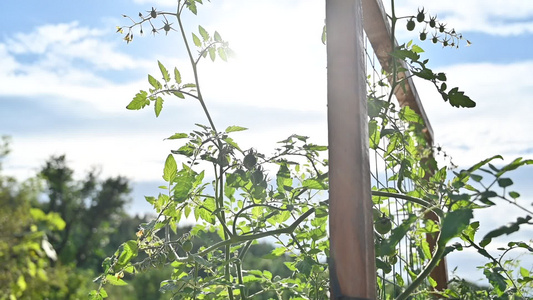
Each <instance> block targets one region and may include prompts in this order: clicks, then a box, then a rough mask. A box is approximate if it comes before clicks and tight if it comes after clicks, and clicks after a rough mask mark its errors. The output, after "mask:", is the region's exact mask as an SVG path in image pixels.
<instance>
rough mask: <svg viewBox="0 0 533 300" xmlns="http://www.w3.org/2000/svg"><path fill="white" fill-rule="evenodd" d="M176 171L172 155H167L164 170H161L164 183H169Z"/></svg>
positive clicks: (176, 167)
mask: <svg viewBox="0 0 533 300" xmlns="http://www.w3.org/2000/svg"><path fill="white" fill-rule="evenodd" d="M177 170H178V166H177V164H176V160H175V159H174V156H173V155H172V154H169V155H168V156H167V160H166V161H165V168H164V169H163V179H164V180H165V181H166V182H170V181H171V180H173V179H174V176H176V171H177Z"/></svg>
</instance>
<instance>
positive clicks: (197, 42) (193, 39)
mask: <svg viewBox="0 0 533 300" xmlns="http://www.w3.org/2000/svg"><path fill="white" fill-rule="evenodd" d="M192 41H193V42H194V45H196V47H201V46H202V42H201V41H200V39H199V38H198V37H197V36H196V34H194V33H193V34H192Z"/></svg>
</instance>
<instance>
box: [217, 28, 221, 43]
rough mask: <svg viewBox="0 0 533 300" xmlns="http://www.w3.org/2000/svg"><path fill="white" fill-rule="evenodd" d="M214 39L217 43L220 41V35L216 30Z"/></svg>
mask: <svg viewBox="0 0 533 300" xmlns="http://www.w3.org/2000/svg"><path fill="white" fill-rule="evenodd" d="M215 41H216V42H219V43H220V42H222V37H220V34H219V33H218V32H217V31H215Z"/></svg>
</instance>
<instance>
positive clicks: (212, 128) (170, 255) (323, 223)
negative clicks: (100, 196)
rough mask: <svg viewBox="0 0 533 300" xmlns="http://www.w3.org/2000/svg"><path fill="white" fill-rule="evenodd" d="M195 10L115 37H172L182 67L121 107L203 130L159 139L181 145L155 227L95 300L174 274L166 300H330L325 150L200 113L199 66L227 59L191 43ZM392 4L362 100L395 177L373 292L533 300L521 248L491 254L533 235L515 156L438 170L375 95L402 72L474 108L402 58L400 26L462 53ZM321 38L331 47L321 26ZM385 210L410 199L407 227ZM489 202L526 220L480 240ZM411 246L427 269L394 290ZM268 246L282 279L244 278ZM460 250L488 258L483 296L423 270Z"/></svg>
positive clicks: (440, 31) (456, 39)
mask: <svg viewBox="0 0 533 300" xmlns="http://www.w3.org/2000/svg"><path fill="white" fill-rule="evenodd" d="M202 4H203V3H202V0H178V1H177V8H176V11H173V12H166V11H160V10H157V9H156V8H152V9H151V10H149V11H147V13H139V14H138V16H137V17H134V18H130V17H127V18H128V19H129V20H130V21H131V24H129V25H126V26H121V27H118V30H117V31H118V32H119V33H121V34H125V35H124V40H125V41H126V42H128V43H129V42H131V41H132V40H133V37H134V34H135V35H136V34H137V32H139V33H140V34H142V33H143V32H147V33H148V32H150V33H154V34H156V33H158V32H164V33H165V34H178V35H179V36H180V37H181V39H182V42H183V44H182V46H183V47H184V49H185V50H186V53H187V55H188V58H189V62H190V65H189V66H176V67H169V66H165V65H163V64H162V63H161V62H159V61H158V62H157V63H158V66H159V70H160V74H157V75H148V83H149V86H148V88H147V89H145V90H141V91H139V92H138V93H137V94H136V95H135V96H134V98H133V100H132V101H131V102H130V103H129V104H128V105H127V109H130V110H139V109H144V108H147V107H153V109H154V111H155V115H156V117H157V116H159V115H160V114H161V113H162V110H163V103H164V102H165V101H170V100H169V99H168V98H171V97H176V98H178V99H185V100H186V101H196V102H197V103H198V105H200V106H201V107H202V109H203V112H204V114H205V117H206V120H207V122H206V123H205V124H196V126H197V128H196V130H193V131H192V132H189V133H182V132H178V133H169V134H168V135H167V139H169V140H181V141H183V143H182V146H181V147H179V148H178V149H175V150H173V151H171V153H170V154H168V156H167V158H166V161H165V164H164V166H163V174H162V175H163V179H164V180H165V182H166V185H165V186H161V187H160V189H161V192H160V193H159V194H158V195H155V196H146V201H148V202H149V203H150V204H151V205H152V206H153V209H154V210H155V213H156V217H155V218H154V219H153V220H152V221H150V222H148V223H143V224H141V225H140V227H139V230H138V232H137V233H136V234H137V239H134V240H129V241H125V242H124V243H123V244H122V245H121V246H120V247H119V248H118V249H117V250H116V252H115V253H114V254H112V255H111V256H110V257H108V258H106V259H105V261H104V262H103V265H102V266H103V269H104V271H103V274H101V275H100V276H99V277H97V278H96V280H95V282H96V283H97V284H98V287H97V289H95V290H94V291H92V292H91V294H90V297H91V299H103V298H106V297H107V296H108V294H107V292H106V289H105V288H106V285H108V284H110V285H126V284H127V278H128V276H131V275H129V274H133V275H135V274H137V273H140V272H143V271H145V270H147V269H149V268H153V267H157V266H161V265H171V266H172V268H173V272H172V275H171V276H170V277H169V278H167V279H166V280H164V281H163V282H161V287H160V291H161V292H162V293H170V294H171V295H172V296H173V297H174V298H175V299H258V297H261V296H264V295H268V296H269V297H270V298H274V299H326V298H328V295H329V273H328V257H329V241H328V232H327V226H328V199H327V190H328V164H327V159H326V154H327V146H324V145H316V144H313V143H310V142H309V138H308V137H306V136H301V135H298V134H292V135H289V136H288V137H287V138H284V139H282V140H281V141H280V142H279V144H278V145H277V147H276V148H275V151H274V153H273V154H272V155H267V154H263V153H259V152H258V151H256V150H255V149H254V148H251V149H242V148H241V147H240V146H239V144H238V143H237V142H236V140H235V139H234V138H233V136H234V135H235V133H236V132H239V131H243V130H246V128H244V127H241V126H237V125H234V124H231V125H230V126H227V127H226V126H225V127H226V128H224V129H223V130H221V128H219V127H218V126H219V125H218V124H217V123H216V122H215V120H213V118H212V115H211V114H210V111H209V109H208V105H209V101H208V99H205V98H204V96H203V94H202V85H201V74H200V73H199V71H198V65H199V64H201V63H205V60H211V61H216V60H222V61H227V60H228V59H229V58H231V53H232V52H231V50H230V48H229V43H228V42H227V41H225V40H224V39H223V38H222V35H221V34H220V33H218V32H217V31H214V32H208V31H207V30H206V29H205V28H204V27H202V26H198V28H197V30H195V31H194V32H188V31H187V29H186V26H185V24H183V15H184V14H190V13H192V14H194V15H196V14H197V13H198V11H199V8H200V7H201V5H202ZM391 4H392V11H391V14H390V15H389V16H388V17H389V19H390V22H391V27H392V32H393V34H392V38H391V43H392V44H393V46H394V51H393V52H392V53H390V59H391V64H392V72H390V73H388V74H384V76H383V78H380V79H379V80H378V82H377V84H371V83H370V81H369V86H368V93H367V94H368V117H369V125H368V127H369V145H370V147H371V148H372V149H374V150H380V151H382V153H383V160H384V161H385V163H386V166H387V168H388V169H390V170H393V171H394V176H392V177H391V178H389V180H391V181H394V188H391V187H388V188H378V187H377V186H375V187H373V188H372V195H373V201H374V205H375V209H374V211H375V215H374V218H375V241H376V246H375V247H376V248H375V251H376V265H377V268H378V271H379V273H380V274H384V275H380V276H379V277H378V288H379V289H381V290H384V291H387V292H383V293H379V294H380V297H382V298H383V299H407V298H408V297H410V296H415V295H416V296H418V297H421V298H422V299H425V298H427V297H429V295H435V294H439V295H440V296H441V297H443V298H461V299H485V298H486V299H489V298H490V299H526V298H527V297H531V296H532V293H533V290H532V289H531V287H532V285H531V282H532V280H533V277H532V276H531V274H530V272H531V271H532V270H530V269H527V268H524V267H520V266H519V265H517V264H516V261H514V260H512V259H507V257H508V254H509V253H511V252H513V250H515V249H523V250H524V249H525V250H527V251H529V252H532V251H533V248H531V246H530V244H529V243H528V242H527V241H514V242H509V243H508V244H507V245H506V246H505V247H501V248H498V249H497V251H494V250H491V249H492V248H490V247H488V246H489V245H491V242H493V240H495V239H497V238H498V237H500V236H503V235H508V234H510V233H513V232H516V231H518V230H520V228H522V227H523V226H527V225H531V224H533V222H532V221H531V218H532V217H531V215H532V214H533V212H532V211H531V209H528V208H526V205H525V204H523V203H522V202H521V200H520V199H519V197H520V195H519V193H518V192H516V191H513V190H512V189H511V187H512V185H513V181H512V180H511V179H510V178H509V177H508V173H509V172H510V171H512V170H515V169H517V168H519V167H522V166H524V165H529V164H533V160H527V159H522V158H517V159H515V160H513V161H512V162H510V163H508V164H505V165H497V164H496V163H495V162H497V161H498V160H500V159H502V157H501V156H499V155H496V156H494V157H490V158H487V159H482V160H481V161H480V162H479V163H477V164H475V165H473V166H471V167H470V168H467V169H465V170H454V169H452V168H450V166H442V167H441V166H438V165H437V161H436V159H435V156H436V155H438V154H439V153H441V152H442V149H441V148H440V147H434V146H432V145H430V144H428V142H427V141H426V139H425V137H424V131H423V129H424V128H425V125H424V122H423V121H422V118H421V117H420V116H419V115H417V114H416V112H415V111H414V110H412V109H411V108H409V107H398V106H397V105H396V104H395V103H394V101H393V100H394V99H393V94H392V93H389V94H385V95H380V94H379V92H378V90H379V89H378V87H380V86H388V87H389V88H390V89H389V90H392V91H394V90H396V89H401V88H403V85H404V84H405V82H406V79H407V78H408V77H406V76H403V74H405V72H406V71H409V73H408V74H411V75H409V76H414V77H418V78H421V79H424V80H427V81H430V82H431V83H433V84H434V85H435V88H436V90H437V91H438V93H439V94H440V95H441V96H442V98H443V100H444V101H445V102H447V103H448V104H450V105H452V106H454V107H466V108H473V107H474V106H475V105H476V103H475V102H474V101H473V100H472V99H470V98H469V97H468V96H466V95H465V93H464V92H462V91H460V90H459V88H458V87H453V88H450V87H448V86H447V83H446V81H447V78H446V75H445V74H444V73H442V72H435V71H433V70H432V69H430V68H429V67H428V66H429V61H428V60H427V59H423V58H422V54H423V50H422V48H421V47H420V46H419V45H416V44H415V43H414V42H413V41H410V42H406V43H403V44H401V45H399V46H397V45H396V43H395V41H396V38H395V34H394V33H395V32H396V31H397V30H398V29H399V28H400V27H403V28H406V29H407V30H408V31H412V30H414V29H415V28H420V34H419V40H421V41H425V42H429V43H435V44H437V43H438V44H441V45H442V46H443V47H451V48H457V47H459V45H460V43H468V44H469V43H470V42H469V41H466V40H465V39H463V36H462V35H461V34H459V33H457V32H456V31H455V30H454V29H449V28H448V27H447V26H446V25H445V24H443V23H441V22H440V21H439V20H438V19H437V17H436V16H431V15H429V14H428V13H427V12H426V11H425V10H424V9H420V10H419V11H418V12H417V13H416V14H415V15H412V16H404V17H398V16H396V14H395V10H394V1H393V0H392V1H391ZM125 17H126V16H125ZM404 22H405V23H404ZM404 26H405V27H404ZM322 40H323V42H324V43H326V42H327V31H326V28H324V32H323V35H322ZM183 68H191V69H192V77H191V78H182V76H181V72H180V70H183ZM236 92H237V91H236ZM443 105H445V104H443ZM383 145H385V146H383ZM450 178H451V179H450ZM406 181H409V182H411V183H412V188H410V189H406V188H405V182H406ZM390 199H401V200H403V201H405V207H404V210H405V211H407V212H408V213H407V217H406V218H405V219H402V220H400V219H397V218H395V216H394V215H393V214H392V213H391V212H390V211H389V210H387V209H386V208H384V207H385V206H381V204H383V203H384V201H389V200H390ZM498 203H510V204H512V205H514V206H516V207H518V208H520V209H522V211H523V212H524V216H522V217H518V218H517V219H516V220H510V221H511V223H510V225H508V226H503V227H498V228H493V230H491V231H489V233H487V234H486V235H484V236H479V235H477V234H476V232H477V231H478V228H479V226H480V223H479V221H477V220H475V218H474V211H475V210H481V209H485V208H487V207H491V206H494V205H498ZM428 213H433V214H434V215H435V216H436V219H435V220H432V219H427V218H426V217H425V216H426V215H427V214H428ZM185 218H194V220H195V221H196V222H195V225H194V226H193V227H192V229H191V230H190V231H188V232H178V230H179V229H178V226H179V225H180V221H183V220H184V219H185ZM213 232H215V233H217V235H216V237H217V238H215V239H213V240H210V241H209V242H208V243H206V245H204V246H202V247H196V246H195V245H194V243H193V237H199V238H203V239H207V238H208V237H207V236H208V233H213ZM407 235H409V236H410V239H411V240H412V241H414V243H415V246H416V248H417V249H418V250H419V251H418V254H417V255H418V259H419V260H420V262H421V264H422V268H415V267H413V266H409V265H407V264H405V265H404V268H405V271H406V274H407V276H408V278H403V277H402V276H400V275H395V274H390V271H391V268H392V266H393V265H395V264H396V263H397V262H398V261H400V260H403V259H405V258H404V257H402V256H401V255H400V254H399V253H398V251H397V247H398V246H399V243H400V241H401V240H402V239H404V238H405V237H406V236H407ZM427 235H432V236H433V237H434V240H435V245H434V247H430V245H429V244H428V242H427V240H426V236H427ZM211 236H212V235H211ZM267 237H268V238H269V239H270V240H272V241H275V249H274V250H272V252H271V254H270V257H277V256H290V258H291V259H290V260H288V261H286V262H285V266H286V267H287V268H288V269H289V270H290V271H291V275H290V276H280V275H279V274H273V273H271V272H270V271H266V270H257V269H247V268H246V265H244V264H243V261H244V258H245V257H246V255H247V252H248V250H249V249H250V247H251V245H252V244H254V243H257V242H258V240H260V239H263V238H267ZM467 248H472V249H475V250H476V251H477V253H479V255H481V256H483V257H485V258H486V259H487V263H486V264H484V265H481V266H479V268H481V269H482V270H483V273H484V274H485V276H486V278H487V279H488V282H489V284H490V288H488V289H476V288H474V287H473V286H472V285H469V284H468V283H467V282H466V281H463V280H461V279H458V278H453V279H452V280H451V282H450V283H449V286H448V288H447V289H445V290H441V291H437V290H435V289H434V288H433V287H435V286H436V284H437V283H436V282H435V280H433V279H432V278H431V276H430V273H431V271H432V270H433V269H434V268H435V266H436V265H437V264H438V263H439V261H441V260H442V259H443V258H444V257H446V256H447V255H448V254H450V253H452V252H458V251H463V250H464V249H467ZM391 276H392V277H394V276H395V277H396V278H395V281H394V282H395V287H394V288H393V289H390V290H389V289H386V286H387V285H388V282H389V281H388V278H389V277H391ZM125 279H126V280H125ZM407 279H408V280H407ZM257 287H259V288H257Z"/></svg>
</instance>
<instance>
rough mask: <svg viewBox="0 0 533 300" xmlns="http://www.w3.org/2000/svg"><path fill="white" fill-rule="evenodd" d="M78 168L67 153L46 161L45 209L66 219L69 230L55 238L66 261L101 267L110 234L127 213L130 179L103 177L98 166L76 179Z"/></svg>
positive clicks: (56, 244) (61, 256)
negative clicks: (74, 176)
mask: <svg viewBox="0 0 533 300" xmlns="http://www.w3.org/2000/svg"><path fill="white" fill-rule="evenodd" d="M73 174H74V171H73V170H72V169H71V168H70V167H69V166H68V165H67V162H66V157H65V156H64V155H61V156H56V157H51V158H50V159H49V160H48V161H46V163H45V165H44V166H43V168H42V170H41V172H40V175H41V177H42V178H43V179H44V184H45V187H46V190H47V193H46V196H47V199H46V200H45V201H43V202H42V204H41V206H42V208H43V210H44V211H45V212H56V213H58V214H59V215H60V216H61V218H62V219H63V220H65V222H66V226H65V230H63V231H61V232H58V233H57V234H55V235H53V236H52V238H51V241H52V244H53V245H54V247H55V248H56V251H57V252H58V254H59V257H60V260H61V261H62V262H63V263H65V264H70V263H73V264H74V265H75V266H76V267H85V268H92V269H94V270H97V269H98V268H99V265H100V261H101V259H102V257H105V253H104V251H103V250H102V249H103V247H105V245H106V244H107V243H108V242H109V238H108V235H109V234H111V233H113V232H115V231H116V226H118V224H119V223H120V221H121V218H122V217H123V216H124V205H125V204H126V203H127V202H128V195H129V193H130V190H131V189H130V183H129V181H128V179H126V178H125V177H121V176H118V177H113V178H107V179H104V180H100V179H99V178H98V174H97V172H96V171H95V170H92V171H90V172H88V173H87V174H86V177H85V179H83V180H80V181H76V180H74V178H73Z"/></svg>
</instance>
